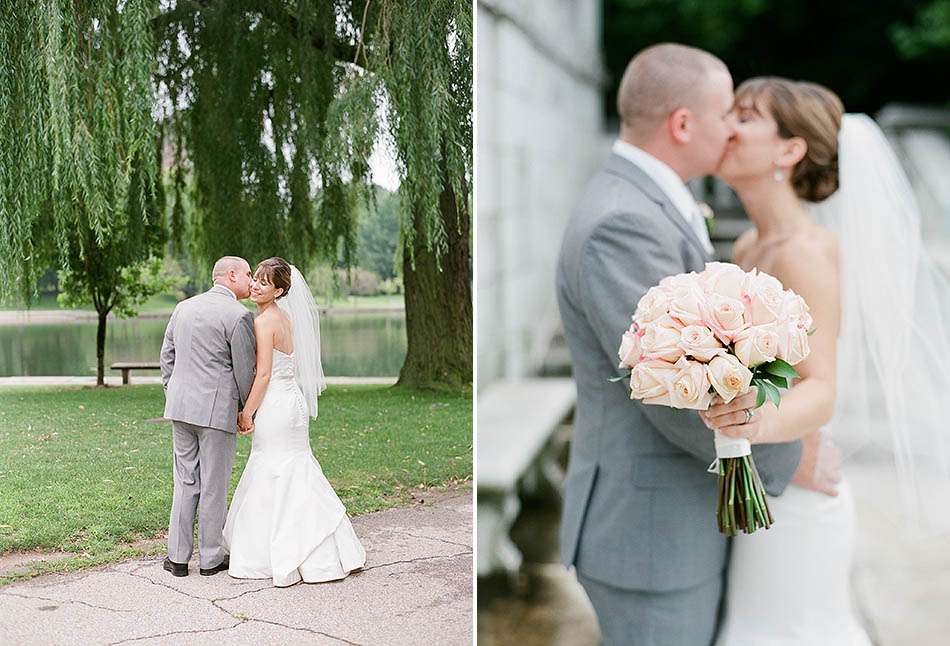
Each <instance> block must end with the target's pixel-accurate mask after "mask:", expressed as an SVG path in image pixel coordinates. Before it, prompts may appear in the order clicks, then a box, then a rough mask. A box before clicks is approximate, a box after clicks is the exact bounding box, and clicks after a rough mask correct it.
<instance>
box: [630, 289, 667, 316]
mask: <svg viewBox="0 0 950 646" xmlns="http://www.w3.org/2000/svg"><path fill="white" fill-rule="evenodd" d="M669 303H670V293H669V292H668V291H667V290H665V289H662V288H660V287H651V288H650V289H649V290H648V291H647V293H646V294H644V295H643V298H641V299H640V302H639V303H637V310H636V314H634V315H633V319H634V320H635V321H636V322H637V323H639V324H640V325H644V324H646V323H650V322H652V321H654V320H656V319H657V318H659V317H661V316H663V315H664V314H666V313H667V312H668V311H669Z"/></svg>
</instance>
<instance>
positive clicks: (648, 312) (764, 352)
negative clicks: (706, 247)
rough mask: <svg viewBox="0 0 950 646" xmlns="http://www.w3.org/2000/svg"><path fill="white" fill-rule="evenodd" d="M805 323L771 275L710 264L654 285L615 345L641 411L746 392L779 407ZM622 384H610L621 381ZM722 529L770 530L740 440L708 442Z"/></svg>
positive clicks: (800, 307) (795, 298)
mask: <svg viewBox="0 0 950 646" xmlns="http://www.w3.org/2000/svg"><path fill="white" fill-rule="evenodd" d="M811 325H812V318H811V316H810V315H809V313H808V305H807V304H806V303H805V301H804V299H802V297H801V296H799V295H797V294H795V293H794V292H792V291H791V290H786V289H785V288H784V287H783V286H782V284H781V283H780V282H779V281H778V280H777V279H776V278H774V277H773V276H770V275H768V274H766V273H764V272H759V271H757V270H755V269H753V270H752V271H750V272H746V271H744V270H742V269H741V268H740V267H737V266H736V265H732V264H728V263H719V262H713V263H708V264H707V265H706V269H705V270H704V271H703V272H701V273H699V274H697V273H695V272H692V273H689V274H679V275H676V276H670V277H668V278H664V279H663V280H661V281H660V284H659V285H657V286H656V287H653V288H651V289H650V290H649V291H648V292H647V293H646V294H645V295H644V296H643V298H642V299H640V302H639V303H638V304H637V310H636V313H635V314H634V315H633V323H632V324H631V326H630V329H629V330H627V331H626V332H624V334H623V338H622V340H621V344H620V351H619V354H620V367H621V368H622V367H628V368H630V370H631V371H630V398H631V399H639V400H641V401H642V402H643V403H644V404H656V405H662V406H672V407H673V408H689V409H695V410H706V409H708V408H709V405H710V403H711V402H712V399H713V397H714V396H716V395H718V396H719V397H720V398H721V399H722V401H724V402H726V403H728V402H730V401H732V400H733V399H734V398H735V397H737V396H739V395H743V394H745V393H747V392H748V391H749V389H750V388H751V387H752V386H755V387H756V388H757V400H756V407H759V406H762V405H763V404H764V403H765V402H766V400H770V401H772V403H774V404H775V406H778V405H779V402H780V399H781V395H780V391H779V389H780V388H789V387H790V386H791V380H792V379H793V378H795V377H798V373H797V372H796V370H795V369H794V368H793V367H792V366H794V365H795V364H797V363H799V362H800V361H802V360H803V359H804V358H805V357H807V356H808V352H809V346H808V337H809V335H810V334H811ZM619 379H622V377H621V378H617V379H614V380H612V381H618V380H619ZM715 445H716V456H717V462H718V467H717V468H716V471H718V473H719V509H718V511H717V513H716V516H717V520H718V524H719V531H721V532H722V533H724V534H728V535H730V536H731V535H735V534H736V532H737V530H742V531H744V532H745V533H747V534H749V533H752V532H754V531H755V530H756V529H759V528H760V527H765V528H768V527H769V526H770V525H771V524H772V523H773V522H774V519H773V518H772V515H771V513H770V512H769V508H768V504H767V503H766V499H765V490H764V488H763V486H762V481H761V479H760V478H759V474H758V471H757V470H756V468H755V462H754V461H753V459H752V448H751V445H750V443H749V441H748V440H746V439H733V438H728V437H725V436H722V435H719V434H718V433H717V434H715Z"/></svg>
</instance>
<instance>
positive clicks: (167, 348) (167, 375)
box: [159, 306, 178, 390]
mask: <svg viewBox="0 0 950 646" xmlns="http://www.w3.org/2000/svg"><path fill="white" fill-rule="evenodd" d="M177 315H178V307H177V306H176V307H175V311H174V312H172V316H171V318H170V319H168V325H167V326H165V338H164V339H163V340H162V351H161V354H160V356H159V362H160V364H161V368H162V388H164V389H165V390H168V380H169V379H171V378H172V371H173V370H174V369H175V319H176V318H177Z"/></svg>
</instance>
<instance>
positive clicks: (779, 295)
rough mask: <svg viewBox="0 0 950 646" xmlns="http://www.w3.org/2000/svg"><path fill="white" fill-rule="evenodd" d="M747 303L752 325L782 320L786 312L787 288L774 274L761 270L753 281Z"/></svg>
mask: <svg viewBox="0 0 950 646" xmlns="http://www.w3.org/2000/svg"><path fill="white" fill-rule="evenodd" d="M746 305H747V312H748V313H749V314H750V323H751V324H752V325H768V324H769V323H775V322H776V321H779V320H781V319H782V317H783V315H784V314H785V289H784V288H783V287H782V283H780V282H779V281H778V280H777V279H776V278H774V277H773V276H770V275H768V274H766V273H763V272H759V274H758V275H756V277H755V279H754V280H753V281H752V285H751V287H750V289H749V298H748V299H747V300H746Z"/></svg>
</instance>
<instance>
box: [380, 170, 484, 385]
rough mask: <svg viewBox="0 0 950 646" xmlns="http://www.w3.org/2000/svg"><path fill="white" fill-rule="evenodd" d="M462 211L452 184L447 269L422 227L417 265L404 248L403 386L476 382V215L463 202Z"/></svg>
mask: <svg viewBox="0 0 950 646" xmlns="http://www.w3.org/2000/svg"><path fill="white" fill-rule="evenodd" d="M462 202H463V209H464V211H463V212H462V213H459V212H458V210H457V209H456V200H455V192H454V191H453V190H452V187H451V186H450V185H449V184H448V183H447V182H446V183H444V184H443V189H442V194H441V195H440V196H439V210H440V212H441V214H442V222H443V224H444V226H445V230H446V232H447V233H448V252H447V253H446V254H445V255H444V256H443V257H442V270H441V271H439V269H438V268H437V265H436V259H435V254H434V253H433V252H431V251H429V250H427V249H426V248H425V243H424V237H423V236H424V233H423V231H422V227H421V226H420V225H419V224H418V223H417V224H416V225H415V241H416V244H415V260H416V262H415V267H413V266H412V262H411V260H410V255H409V251H408V250H407V249H403V281H404V284H405V292H406V294H405V297H406V336H407V340H408V348H407V352H406V361H405V363H403V365H402V370H401V371H400V373H399V382H398V385H407V386H414V387H418V388H438V389H457V388H462V387H465V386H467V385H468V386H470V385H471V383H472V354H473V346H472V282H471V248H470V245H469V236H470V231H471V213H470V211H469V207H468V200H463V201H462Z"/></svg>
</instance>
